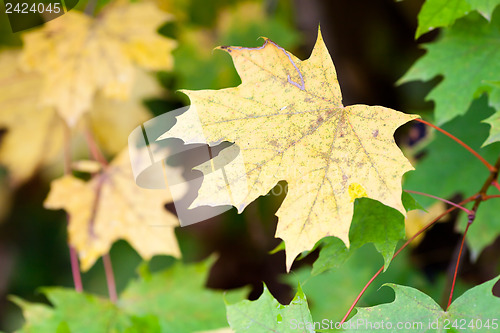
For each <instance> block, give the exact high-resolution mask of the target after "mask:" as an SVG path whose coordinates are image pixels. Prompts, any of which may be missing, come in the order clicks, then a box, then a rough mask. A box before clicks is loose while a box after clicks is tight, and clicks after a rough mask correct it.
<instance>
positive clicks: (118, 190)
mask: <svg viewBox="0 0 500 333" xmlns="http://www.w3.org/2000/svg"><path fill="white" fill-rule="evenodd" d="M177 195H183V193H177ZM169 202H172V197H171V196H170V192H168V191H167V190H163V191H156V190H148V189H142V188H140V187H138V186H137V185H136V184H135V182H134V177H133V175H132V169H131V166H130V160H129V155H128V150H124V151H123V152H122V153H120V154H119V155H118V156H117V157H116V158H115V160H114V161H113V162H112V163H111V164H110V165H109V167H107V168H106V169H105V170H104V171H103V172H102V173H101V174H98V175H96V176H95V177H94V178H93V179H92V180H90V181H89V182H84V181H82V180H80V179H77V178H75V177H73V176H64V177H63V178H59V179H56V180H54V181H53V182H52V185H51V190H50V193H49V195H48V197H47V199H46V200H45V203H44V206H45V207H46V208H49V209H61V208H62V209H65V210H66V211H67V212H68V214H69V215H70V223H69V226H68V233H69V242H70V243H71V244H72V245H73V246H74V247H75V248H76V250H77V251H78V255H79V257H80V259H81V267H82V270H84V271H86V270H88V269H89V268H90V267H91V266H92V265H93V264H94V262H95V261H96V260H97V259H98V258H99V257H100V256H102V255H103V254H105V253H107V252H108V251H109V249H110V248H111V245H112V244H113V243H114V242H115V241H117V240H118V239H125V240H127V241H128V242H129V243H130V244H131V245H132V246H133V247H134V248H135V249H136V250H137V252H138V253H139V254H140V255H141V256H142V257H143V258H144V259H150V258H151V257H152V256H153V255H155V254H168V255H173V256H176V257H178V256H180V252H179V248H178V245H177V239H176V238H175V234H174V228H175V227H176V226H177V225H178V224H179V222H178V220H177V217H176V216H175V215H173V214H172V213H170V212H168V211H167V210H166V209H165V207H164V205H165V204H166V203H169Z"/></svg>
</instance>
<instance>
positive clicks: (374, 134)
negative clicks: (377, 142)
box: [372, 129, 378, 138]
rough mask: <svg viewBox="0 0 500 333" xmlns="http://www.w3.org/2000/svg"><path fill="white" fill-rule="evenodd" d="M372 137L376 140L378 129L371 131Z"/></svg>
mask: <svg viewBox="0 0 500 333" xmlns="http://www.w3.org/2000/svg"><path fill="white" fill-rule="evenodd" d="M372 135H373V137H374V138H376V137H377V136H378V129H376V130H375V131H373V133H372Z"/></svg>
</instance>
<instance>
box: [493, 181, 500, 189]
mask: <svg viewBox="0 0 500 333" xmlns="http://www.w3.org/2000/svg"><path fill="white" fill-rule="evenodd" d="M491 185H493V186H494V187H495V188H496V189H497V190H499V191H500V184H498V180H496V179H495V180H494V181H492V182H491Z"/></svg>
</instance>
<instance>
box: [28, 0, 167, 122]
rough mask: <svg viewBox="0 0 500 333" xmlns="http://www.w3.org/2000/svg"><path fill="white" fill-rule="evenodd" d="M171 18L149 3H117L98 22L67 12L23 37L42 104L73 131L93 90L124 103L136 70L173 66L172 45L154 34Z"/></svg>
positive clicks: (101, 15) (88, 103) (105, 10)
mask: <svg viewBox="0 0 500 333" xmlns="http://www.w3.org/2000/svg"><path fill="white" fill-rule="evenodd" d="M169 19H171V16H170V15H168V14H166V13H164V12H162V11H160V10H158V9H157V8H156V7H155V6H154V4H152V3H133V4H129V3H126V2H120V1H118V2H115V3H113V4H112V5H110V6H108V7H106V8H105V9H104V10H103V11H102V12H101V13H100V14H99V15H98V17H96V18H91V17H89V16H87V15H85V14H83V13H80V12H76V11H70V12H68V13H66V14H65V15H64V16H61V17H59V18H57V19H56V20H52V21H49V22H47V23H46V24H45V25H44V26H43V27H42V28H39V29H36V30H33V31H31V32H28V33H25V34H24V35H23V42H24V49H23V58H22V64H23V68H24V69H25V70H27V71H34V72H37V73H40V74H41V75H42V76H43V80H44V81H43V82H44V84H43V89H42V92H41V102H42V103H43V104H44V105H47V106H54V107H55V108H56V110H57V112H59V114H60V115H61V116H62V118H63V119H64V120H65V121H66V122H67V123H68V125H69V126H71V127H73V126H75V125H76V123H77V122H78V119H79V118H80V116H81V115H82V114H83V113H84V112H86V111H88V110H89V109H90V108H91V105H92V101H93V98H94V96H95V94H96V92H97V91H101V92H102V93H103V95H104V96H105V97H112V98H115V99H127V98H128V96H129V94H130V91H131V88H132V85H133V83H134V80H135V73H136V72H135V67H136V66H139V67H141V68H144V69H155V70H157V69H170V68H171V67H172V64H173V58H172V55H171V51H172V49H173V48H174V47H175V46H176V42H175V41H173V40H171V39H168V38H165V37H162V36H160V35H159V34H158V33H157V32H156V30H157V29H158V27H159V26H160V25H161V24H162V23H164V22H166V21H167V20H169Z"/></svg>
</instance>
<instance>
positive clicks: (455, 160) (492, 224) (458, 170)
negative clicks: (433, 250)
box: [404, 96, 500, 255]
mask: <svg viewBox="0 0 500 333" xmlns="http://www.w3.org/2000/svg"><path fill="white" fill-rule="evenodd" d="M492 112H493V109H492V108H490V107H488V105H487V100H486V97H485V96H483V97H481V98H480V99H478V100H476V101H474V102H473V103H472V105H471V107H470V109H469V111H468V112H467V113H466V114H465V115H463V116H460V117H457V118H455V119H454V120H452V121H450V122H448V123H446V124H445V125H443V126H442V128H443V129H445V130H447V131H449V132H450V133H452V134H453V135H455V136H456V137H459V138H460V139H461V140H462V141H464V142H465V143H467V144H468V145H469V146H470V147H472V148H473V149H474V150H476V151H477V152H479V153H480V154H481V156H483V157H484V158H485V159H486V160H487V161H489V162H490V163H494V162H495V159H496V158H498V156H499V154H500V144H499V143H494V144H490V145H488V146H486V147H483V148H481V144H482V143H483V142H484V140H485V139H486V136H487V135H488V125H486V124H484V123H481V120H483V119H485V118H486V117H488V116H489V115H491V113H492ZM424 149H425V151H426V152H427V153H426V155H425V157H424V158H422V160H421V161H420V163H419V164H418V166H417V168H416V170H415V171H411V172H409V173H408V174H407V178H406V180H405V182H404V187H405V188H406V189H412V190H415V191H421V192H425V193H432V194H433V195H437V196H439V197H442V198H451V197H452V196H454V195H455V194H461V195H463V196H464V197H468V196H470V195H473V194H474V193H476V192H477V191H479V189H480V187H481V182H482V181H484V180H483V179H480V180H478V179H477V175H481V174H484V173H485V172H486V171H487V169H486V168H485V166H484V165H482V164H481V162H479V161H478V160H477V159H475V158H474V157H473V156H472V155H471V154H470V152H468V151H467V150H465V149H463V148H462V147H460V146H458V145H457V143H456V142H454V141H453V140H451V139H450V138H449V137H447V136H444V135H442V134H441V133H437V132H436V133H435V134H434V139H433V140H432V141H431V142H430V143H429V144H428V145H426V146H425V147H424ZM457 179H459V180H460V181H457ZM419 201H420V202H421V203H422V204H423V205H424V206H426V207H428V206H429V205H430V204H431V203H433V202H434V200H433V199H431V198H428V197H421V198H419ZM497 207H498V204H497V203H495V202H494V201H486V202H484V203H482V204H481V207H480V209H479V210H478V212H477V215H476V221H479V222H478V223H475V224H474V225H473V226H471V228H470V230H469V233H468V234H467V243H468V244H469V245H470V246H471V249H472V250H473V251H474V252H475V254H476V255H477V254H479V252H481V250H482V249H483V248H484V247H485V246H487V245H489V244H491V242H492V241H493V240H494V239H495V238H496V237H497V235H498V233H499V232H500V225H499V219H498V218H496V217H495V215H496V216H498V212H497V211H498V210H497ZM466 221H467V216H466V214H463V213H461V215H460V219H459V226H460V228H461V229H462V230H463V229H464V228H465V224H466Z"/></svg>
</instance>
